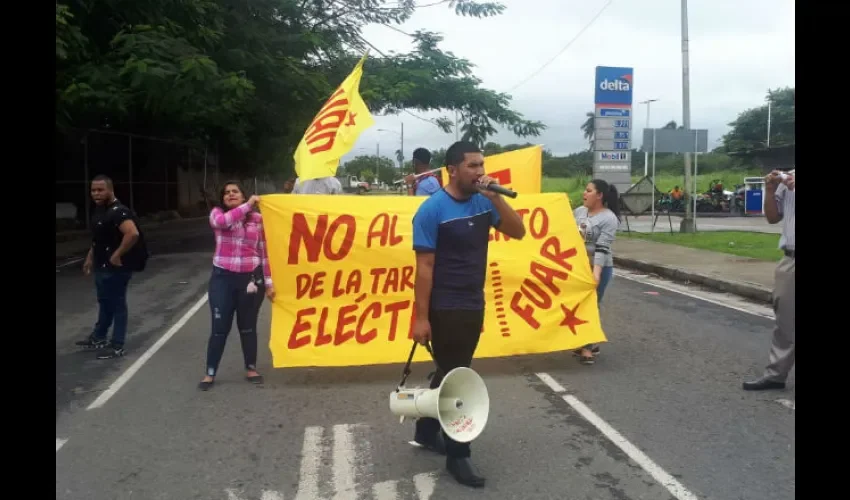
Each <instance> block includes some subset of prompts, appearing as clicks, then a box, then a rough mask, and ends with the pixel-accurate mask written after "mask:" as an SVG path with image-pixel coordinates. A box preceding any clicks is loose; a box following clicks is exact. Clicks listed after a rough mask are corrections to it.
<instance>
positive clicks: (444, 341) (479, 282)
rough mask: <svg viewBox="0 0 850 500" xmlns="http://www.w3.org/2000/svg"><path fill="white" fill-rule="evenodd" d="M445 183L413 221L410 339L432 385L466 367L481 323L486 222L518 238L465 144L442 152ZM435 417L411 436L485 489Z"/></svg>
mask: <svg viewBox="0 0 850 500" xmlns="http://www.w3.org/2000/svg"><path fill="white" fill-rule="evenodd" d="M446 169H447V171H448V174H449V183H448V185H447V186H445V187H444V188H443V189H441V190H440V191H437V192H436V193H434V194H433V195H431V197H429V198H428V199H427V200H425V202H423V203H422V205H420V206H419V210H417V212H416V215H415V216H414V218H413V249H414V251H415V252H416V282H415V286H414V290H415V300H416V319H415V320H414V323H413V337H414V339H415V340H416V341H417V342H419V343H421V344H427V343H429V342H430V345H431V347H432V352H433V356H434V361H435V362H436V364H437V372H436V373H435V374H434V377H433V378H432V379H431V385H430V387H431V389H435V388H437V387H439V386H440V383H441V382H442V380H443V377H444V376H445V375H446V373H448V372H449V371H451V370H454V369H455V368H458V367H469V365H470V364H471V363H472V358H473V356H474V355H475V349H476V347H477V346H478V340H479V337H480V336H481V328H482V327H483V325H484V283H485V279H486V271H487V247H488V244H489V241H488V238H489V234H490V227H494V228H496V229H497V230H498V231H501V232H502V233H504V234H506V235H508V236H510V237H511V238H516V239H521V238H522V237H523V236H525V227H524V226H523V224H522V219H521V218H520V216H519V214H517V213H516V211H515V210H514V209H513V208H511V206H510V205H508V203H507V202H506V201H505V200H504V199H503V198H502V196H501V194H499V193H500V192H508V193H510V194H513V193H511V192H509V191H506V190H505V189H504V188H502V187H501V186H498V183H497V182H496V181H495V179H492V178H490V177H487V176H486V175H485V174H484V155H483V154H482V153H481V150H480V149H479V148H478V147H477V146H476V145H475V144H472V143H470V142H466V141H460V142H456V143H454V144H452V145H451V147H449V149H448V150H447V151H446ZM439 434H440V423H439V421H438V420H437V419H434V418H419V419H418V420H417V421H416V434H415V437H414V440H415V441H416V443H418V444H419V445H421V446H424V447H426V448H429V449H432V450H435V451H442V449H443V448H445V452H446V468H447V469H448V471H449V472H450V473H451V474H452V476H454V478H455V479H456V480H457V481H458V482H460V483H461V484H465V485H467V486H474V487H480V486H484V478H483V477H482V476H481V475H480V474H479V473H478V471H477V470H476V468H475V466H474V465H472V462H471V461H470V446H469V442H464V443H461V442H458V441H455V440H453V439H452V438H451V437H450V436H449V435H447V434H446V433H445V432H443V433H442V442H441V439H440V436H439Z"/></svg>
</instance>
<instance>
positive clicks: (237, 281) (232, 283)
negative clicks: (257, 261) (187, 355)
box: [207, 267, 265, 377]
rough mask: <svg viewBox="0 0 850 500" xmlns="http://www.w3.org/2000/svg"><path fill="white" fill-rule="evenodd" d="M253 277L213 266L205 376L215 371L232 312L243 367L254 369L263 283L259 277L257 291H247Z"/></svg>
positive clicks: (250, 274)
mask: <svg viewBox="0 0 850 500" xmlns="http://www.w3.org/2000/svg"><path fill="white" fill-rule="evenodd" d="M253 279H254V275H253V274H252V273H234V272H232V271H228V270H226V269H221V268H220V267H213V272H212V276H211V277H210V285H209V301H210V312H211V313H212V334H211V335H210V341H209V344H208V345H207V375H209V376H210V377H214V376H215V374H216V372H218V364H219V363H220V362H221V356H222V354H224V346H225V344H226V343H227V336H228V335H229V334H230V328H231V327H232V326H233V315H234V314H235V315H236V327H237V328H239V339H240V340H241V341H242V355H243V356H244V358H245V369H246V370H255V369H256V367H257V316H259V314H260V307H262V305H263V299H264V298H265V286H264V285H263V282H262V280H255V284H256V285H257V292H256V293H248V292H247V291H246V290H247V288H248V283H250V282H251V281H252V280H253Z"/></svg>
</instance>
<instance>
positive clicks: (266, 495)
mask: <svg viewBox="0 0 850 500" xmlns="http://www.w3.org/2000/svg"><path fill="white" fill-rule="evenodd" d="M260 500H283V493H280V492H277V491H274V490H263V496H262V497H260Z"/></svg>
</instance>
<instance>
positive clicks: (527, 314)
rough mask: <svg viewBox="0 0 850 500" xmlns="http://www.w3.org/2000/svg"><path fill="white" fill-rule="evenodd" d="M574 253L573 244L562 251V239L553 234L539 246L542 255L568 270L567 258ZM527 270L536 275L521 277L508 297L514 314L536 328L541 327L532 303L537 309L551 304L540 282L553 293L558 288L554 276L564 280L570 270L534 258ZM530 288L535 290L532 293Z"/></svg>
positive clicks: (570, 266) (574, 254)
mask: <svg viewBox="0 0 850 500" xmlns="http://www.w3.org/2000/svg"><path fill="white" fill-rule="evenodd" d="M577 254H578V252H577V251H576V249H575V247H573V248H569V249H567V250H566V251H563V252H562V251H561V242H560V240H558V238H557V237H556V236H551V237H550V238H549V239H547V240H546V241H544V242H543V245H542V246H541V247H540V256H541V257H544V258H547V259H549V260H551V261H552V262H554V263H555V264H558V265H559V266H560V267H562V268H563V269H565V270H566V271H570V270H572V268H573V266H572V264H570V263H569V262H567V259H569V258H571V257H574V256H576V255H577ZM529 272H530V274H531V275H533V276H534V277H535V278H536V280H532V279H531V278H525V279H524V280H523V282H522V285H520V289H519V291H517V292H514V294H513V297H512V298H511V310H512V311H513V312H515V313H516V314H517V316H519V317H520V318H522V319H523V320H524V321H525V322H526V323H527V324H528V326H530V327H532V328H534V329H535V330H537V329H539V328H540V322H539V321H537V319H536V318H535V317H534V312H535V307H533V306H536V307H537V308H538V309H544V310H546V309H549V308H551V307H552V303H553V301H552V297H551V295H549V293H548V292H547V291H546V290H544V289H543V287H541V286H540V285H543V286H545V287H546V288H548V289H549V290H550V291H551V292H552V293H553V294H556V295H557V294H558V292H559V291H560V290H559V289H558V287H557V286H556V285H555V282H554V278H558V279H560V280H562V281H566V280H567V278H569V274H567V273H566V272H565V271H564V270H561V269H557V268H552V267H548V266H546V265H543V264H540V263H538V262H534V261H532V263H531V265H530V266H529ZM532 291H533V292H534V294H532V293H531V292H532ZM523 299H524V300H525V301H528V302H531V304H528V303H521V302H523Z"/></svg>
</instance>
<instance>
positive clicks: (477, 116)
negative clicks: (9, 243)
mask: <svg viewBox="0 0 850 500" xmlns="http://www.w3.org/2000/svg"><path fill="white" fill-rule="evenodd" d="M440 6H442V8H445V7H448V8H450V9H452V10H453V12H454V13H455V14H456V15H462V16H466V17H470V18H484V17H489V16H494V15H498V14H501V13H502V12H503V11H504V6H502V5H501V4H498V3H495V2H476V1H473V0H450V1H445V2H436V3H431V4H426V5H423V6H422V7H417V5H416V3H415V2H414V1H413V0H251V1H250V2H245V1H237V0H134V1H132V2H130V1H127V0H108V1H105V2H94V1H92V0H82V1H80V2H73V3H71V2H66V3H58V4H57V9H56V67H57V76H56V110H57V115H56V123H57V128H58V129H59V130H60V131H62V130H65V129H67V128H69V127H80V128H88V127H95V128H99V127H107V126H108V127H109V128H111V129H112V130H121V131H125V132H135V133H143V134H147V135H156V136H171V137H180V138H184V139H200V140H205V141H216V142H218V143H219V144H220V146H221V148H220V149H221V154H222V156H224V157H225V160H224V161H225V162H226V163H227V164H228V165H229V166H232V167H238V166H240V165H241V166H243V167H244V168H245V169H246V170H253V171H256V170H257V169H258V168H259V169H260V170H262V169H263V168H264V167H265V168H270V169H275V170H281V169H285V168H291V167H292V153H293V152H294V149H295V147H296V146H297V144H298V142H299V141H300V139H301V136H302V135H303V133H304V131H305V130H306V128H307V126H308V124H309V123H310V121H311V120H312V119H313V117H314V116H315V114H316V113H317V111H318V110H319V109H320V107H321V105H322V104H323V103H324V102H325V100H326V99H327V98H328V96H329V95H330V93H331V92H332V91H333V89H334V88H335V87H336V86H337V85H338V84H339V83H340V82H341V81H342V80H343V79H344V78H345V76H346V75H347V74H348V73H349V72H350V71H351V68H352V67H353V66H354V63H355V62H356V60H357V59H358V58H359V57H360V55H361V54H362V53H363V52H364V51H365V50H366V49H370V50H371V55H370V57H369V58H368V59H367V62H366V66H365V73H364V77H363V80H362V83H361V93H362V95H363V97H364V99H365V100H366V103H367V105H368V106H369V107H370V110H371V111H372V113H373V114H392V113H399V112H402V111H407V110H418V111H447V112H448V111H452V112H454V111H457V112H458V113H459V114H460V116H461V121H462V122H463V123H464V126H463V129H462V130H463V134H464V138H466V139H469V140H474V141H476V142H478V143H479V144H483V143H484V142H485V140H486V138H487V137H489V136H491V135H493V134H494V133H496V132H497V127H500V128H503V129H506V130H510V131H512V132H513V133H515V134H517V135H520V136H536V135H539V134H540V132H541V131H542V130H543V129H544V128H545V127H544V125H543V124H542V123H540V122H536V121H531V120H527V119H525V118H524V117H523V116H522V115H520V114H519V113H517V112H515V111H513V110H511V109H510V107H509V106H510V96H508V95H506V94H501V93H497V92H494V91H492V90H489V89H485V88H482V87H481V85H480V84H481V81H480V80H479V79H478V78H476V77H475V76H474V67H473V66H472V64H471V63H469V61H466V60H464V59H462V58H458V57H456V56H454V55H453V54H451V53H450V52H444V51H443V50H441V49H440V48H439V43H440V42H441V41H442V38H441V37H440V36H439V35H436V34H434V33H430V32H427V31H418V32H416V33H413V34H410V35H409V36H410V41H411V46H412V51H411V52H409V53H402V54H396V53H391V54H383V53H382V52H381V51H380V49H379V48H377V47H374V46H373V45H372V44H371V43H370V42H369V41H368V40H366V39H365V38H364V36H363V28H364V27H366V26H368V25H384V26H388V27H390V28H392V29H396V30H398V28H397V26H399V25H400V24H401V23H403V22H405V21H406V20H408V19H410V17H411V16H412V15H413V13H414V12H416V10H417V9H418V8H426V7H431V8H440ZM434 124H435V126H438V127H439V128H441V129H442V130H448V129H450V128H451V127H452V126H453V123H452V122H451V120H449V119H448V118H445V117H441V118H438V119H436V120H434Z"/></svg>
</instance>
